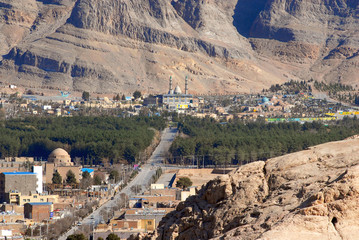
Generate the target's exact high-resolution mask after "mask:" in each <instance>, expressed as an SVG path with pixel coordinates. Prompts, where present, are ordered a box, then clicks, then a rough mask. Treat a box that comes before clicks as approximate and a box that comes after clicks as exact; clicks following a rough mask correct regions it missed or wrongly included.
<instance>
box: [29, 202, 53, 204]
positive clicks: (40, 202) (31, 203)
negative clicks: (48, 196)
mask: <svg viewBox="0 0 359 240" xmlns="http://www.w3.org/2000/svg"><path fill="white" fill-rule="evenodd" d="M28 204H30V205H52V202H30V203H28Z"/></svg>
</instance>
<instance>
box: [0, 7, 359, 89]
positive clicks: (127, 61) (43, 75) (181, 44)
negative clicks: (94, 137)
mask: <svg viewBox="0 0 359 240" xmlns="http://www.w3.org/2000/svg"><path fill="white" fill-rule="evenodd" d="M358 11H359V5H358V3H357V1H354V0H345V1H344V0H340V1H339V0H330V1H329V0H325V1H319V0H308V1H301V0H285V1H282V0H252V1H248V0H225V1H224V0H221V1H214V0H206V1H198V0H145V1H144V0H126V1H125V0H102V1H99V0H23V1H21V3H20V2H18V1H14V0H0V46H1V48H0V55H2V57H0V77H1V81H2V82H4V83H15V84H18V85H24V86H28V87H34V88H41V87H47V88H53V89H63V90H80V91H82V90H87V91H91V92H99V93H105V92H119V91H120V92H132V91H134V90H136V89H138V90H141V91H145V92H151V93H163V92H165V91H166V90H167V89H166V88H167V87H166V86H167V81H168V77H169V76H170V75H173V76H174V79H175V80H176V81H178V82H179V83H182V84H183V81H184V76H186V75H188V76H189V77H190V79H191V82H190V85H191V90H192V93H234V92H248V91H250V90H255V89H257V90H261V89H262V88H265V87H268V86H270V85H271V84H274V83H281V82H284V81H286V80H289V79H297V80H307V79H310V78H314V79H317V80H325V81H332V82H338V81H340V82H342V83H348V84H353V85H355V84H356V83H357V81H358V80H359V76H358V75H357V74H356V72H357V70H358V66H359V61H358V59H359V58H358V52H359V47H358V46H359V34H358V30H357V29H358V23H359V15H358ZM29 56H31V59H28V58H29ZM27 60H29V61H27ZM47 62H49V63H47Z"/></svg>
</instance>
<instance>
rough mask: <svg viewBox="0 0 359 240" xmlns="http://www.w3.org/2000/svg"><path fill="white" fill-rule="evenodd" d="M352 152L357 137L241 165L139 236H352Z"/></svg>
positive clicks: (355, 164)
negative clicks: (153, 229) (147, 233)
mask: <svg viewBox="0 0 359 240" xmlns="http://www.w3.org/2000/svg"><path fill="white" fill-rule="evenodd" d="M358 153H359V139H357V138H356V139H348V140H344V141H340V142H331V143H326V144H322V145H319V146H315V147H312V148H310V149H309V150H305V151H301V152H298V153H293V154H289V155H286V156H282V157H277V158H273V159H270V160H268V161H266V162H254V163H251V164H248V165H245V166H242V167H240V168H238V169H237V170H236V171H234V172H233V173H232V174H230V175H229V176H227V177H222V178H219V179H216V180H213V181H210V182H208V183H207V184H206V185H205V186H203V188H202V189H201V190H200V191H199V193H198V195H197V196H193V197H191V198H189V199H188V200H187V201H186V202H183V203H181V204H180V205H179V206H178V207H177V209H176V211H174V212H172V213H170V214H168V215H167V216H166V217H165V218H164V219H163V220H162V221H161V223H160V225H159V227H158V229H157V231H156V232H155V234H153V235H152V236H146V237H145V236H137V239H276V240H278V239H286V240H287V239H333V240H334V239H358V236H359V223H358V219H359V155H358Z"/></svg>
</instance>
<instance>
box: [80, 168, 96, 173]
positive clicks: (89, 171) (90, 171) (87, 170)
mask: <svg viewBox="0 0 359 240" xmlns="http://www.w3.org/2000/svg"><path fill="white" fill-rule="evenodd" d="M81 171H82V172H88V173H92V172H93V171H94V170H93V169H91V168H82V169H81Z"/></svg>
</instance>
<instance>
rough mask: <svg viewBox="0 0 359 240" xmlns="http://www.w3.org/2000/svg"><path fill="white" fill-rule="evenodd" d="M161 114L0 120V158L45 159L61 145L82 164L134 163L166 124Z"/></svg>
mask: <svg viewBox="0 0 359 240" xmlns="http://www.w3.org/2000/svg"><path fill="white" fill-rule="evenodd" d="M165 125H166V124H165V119H164V118H162V117H157V116H154V117H134V118H125V119H124V118H118V117H72V118H53V117H28V118H26V119H11V120H7V121H3V122H0V135H1V138H0V157H1V158H4V157H16V156H29V157H38V158H40V157H41V158H42V159H46V158H47V157H48V156H49V154H50V153H51V151H53V150H54V149H56V148H59V147H60V148H64V149H65V150H67V151H68V152H69V153H70V155H71V157H72V158H78V159H80V161H81V163H82V164H99V163H101V161H102V160H103V159H107V160H110V161H111V162H114V163H116V162H119V161H120V160H126V161H127V162H129V163H131V162H135V159H136V158H138V157H139V153H140V152H141V151H143V150H144V149H146V148H147V147H148V146H149V145H150V144H151V142H152V139H153V137H154V135H155V130H162V129H163V128H164V127H165Z"/></svg>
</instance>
